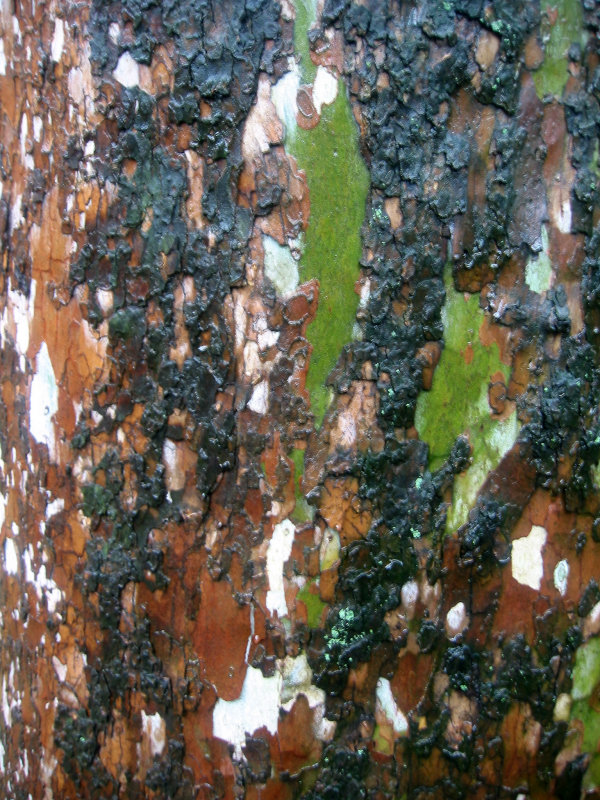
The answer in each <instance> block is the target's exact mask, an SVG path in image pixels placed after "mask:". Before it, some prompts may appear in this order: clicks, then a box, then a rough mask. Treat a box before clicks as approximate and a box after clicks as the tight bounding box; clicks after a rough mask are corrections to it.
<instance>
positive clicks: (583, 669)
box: [571, 638, 600, 788]
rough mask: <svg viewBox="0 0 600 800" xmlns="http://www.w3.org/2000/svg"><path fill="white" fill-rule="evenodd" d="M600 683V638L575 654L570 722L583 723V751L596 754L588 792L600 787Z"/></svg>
mask: <svg viewBox="0 0 600 800" xmlns="http://www.w3.org/2000/svg"><path fill="white" fill-rule="evenodd" d="M599 683H600V638H595V639H590V641H589V642H586V643H585V644H582V645H581V647H579V648H578V650H577V652H576V654H575V666H574V667H573V692H572V694H573V699H574V700H575V702H574V703H573V708H572V710H571V718H572V719H577V720H580V721H581V722H582V723H583V741H582V748H583V751H584V752H587V753H591V754H595V755H594V756H593V757H592V760H591V761H590V764H589V767H588V769H587V771H586V774H585V777H584V786H586V787H587V788H591V787H595V786H600V755H599V754H598V753H596V751H597V749H598V742H600V712H599V711H598V705H597V703H596V702H595V701H594V695H596V692H597V687H598V684H599Z"/></svg>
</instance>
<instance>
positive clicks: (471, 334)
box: [415, 266, 517, 530]
mask: <svg viewBox="0 0 600 800" xmlns="http://www.w3.org/2000/svg"><path fill="white" fill-rule="evenodd" d="M445 285H446V302H445V304H444V309H443V311H442V318H443V321H444V350H443V352H442V357H441V359H440V362H439V364H438V366H437V368H436V370H435V374H434V378H433V385H432V387H431V391H429V392H421V394H420V395H419V399H418V401H417V409H416V414H415V426H416V428H417V431H418V432H419V436H420V437H421V439H423V440H424V441H425V442H427V444H428V445H429V466H430V469H431V470H435V469H438V468H439V467H441V466H442V464H443V463H444V461H445V460H446V458H447V457H448V455H449V454H450V450H451V449H452V445H453V444H454V442H455V441H456V438H457V437H458V436H460V435H461V434H465V433H466V434H467V435H468V436H469V440H470V442H471V446H472V448H473V453H472V458H473V463H472V465H471V467H469V469H468V470H467V471H466V472H465V473H463V474H462V475H459V476H457V478H456V480H455V485H454V495H453V503H452V507H451V508H450V509H449V510H448V530H454V529H456V528H457V527H459V526H460V525H462V524H463V523H464V522H465V521H466V519H467V515H468V511H469V509H470V508H471V507H472V505H473V503H474V501H475V498H476V496H477V492H478V490H479V488H480V487H481V484H482V483H483V481H484V480H485V477H486V475H487V473H488V472H489V471H490V470H491V469H494V468H495V467H496V466H497V465H498V463H499V462H500V459H501V458H502V456H503V455H504V453H505V452H506V451H507V450H508V449H509V448H510V446H511V445H512V443H513V442H514V439H515V438H516V434H517V420H516V416H515V415H514V414H513V415H511V416H510V417H509V418H508V419H507V420H503V421H497V420H495V419H493V417H492V416H491V413H490V407H489V403H488V386H489V382H490V378H491V376H492V375H493V374H494V373H495V372H502V374H503V376H504V379H505V381H506V380H508V375H509V371H510V370H509V368H508V367H507V366H506V365H505V364H503V363H502V361H501V360H500V352H499V350H498V346H497V345H496V344H495V343H494V344H492V345H490V346H489V347H486V346H484V345H483V344H482V342H481V340H480V337H479V330H480V328H481V325H482V323H483V318H484V314H483V311H482V310H481V309H480V307H479V296H478V295H476V294H473V295H468V296H467V297H466V298H465V295H463V293H462V292H457V291H456V290H455V289H454V285H453V281H452V271H451V268H450V266H448V267H447V269H446V275H445ZM467 362H469V363H467Z"/></svg>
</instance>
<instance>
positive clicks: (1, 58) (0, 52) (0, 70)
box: [0, 38, 6, 75]
mask: <svg viewBox="0 0 600 800" xmlns="http://www.w3.org/2000/svg"><path fill="white" fill-rule="evenodd" d="M0 75H6V55H5V52H4V39H2V38H0Z"/></svg>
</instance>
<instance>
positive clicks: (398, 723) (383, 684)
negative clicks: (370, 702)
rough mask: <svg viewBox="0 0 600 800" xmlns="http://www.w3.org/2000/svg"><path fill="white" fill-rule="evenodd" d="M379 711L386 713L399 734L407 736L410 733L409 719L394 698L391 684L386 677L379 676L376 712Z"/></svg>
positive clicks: (376, 691)
mask: <svg viewBox="0 0 600 800" xmlns="http://www.w3.org/2000/svg"><path fill="white" fill-rule="evenodd" d="M377 711H379V712H380V713H382V714H384V715H385V717H386V718H387V720H388V721H389V722H390V723H391V725H392V727H393V729H394V731H395V732H396V733H397V734H398V735H399V736H406V735H407V734H408V720H407V719H406V717H405V716H404V714H403V713H402V711H401V710H400V709H399V708H398V705H397V703H396V701H395V700H394V695H393V694H392V687H391V684H390V682H389V681H388V680H387V679H386V678H379V680H378V681H377V688H376V690H375V713H377Z"/></svg>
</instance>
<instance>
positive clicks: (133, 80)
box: [113, 50, 140, 89]
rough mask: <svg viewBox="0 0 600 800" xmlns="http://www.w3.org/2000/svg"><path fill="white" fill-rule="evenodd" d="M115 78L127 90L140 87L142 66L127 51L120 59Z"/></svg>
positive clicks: (114, 74) (115, 70)
mask: <svg viewBox="0 0 600 800" xmlns="http://www.w3.org/2000/svg"><path fill="white" fill-rule="evenodd" d="M113 77H114V78H115V80H117V81H118V82H119V83H120V84H121V86H125V88H127V89H131V88H133V87H134V86H139V84H140V66H139V64H138V63H137V61H136V60H135V59H134V58H133V57H132V55H131V53H129V52H128V51H127V50H126V51H125V52H124V53H123V54H122V55H121V57H120V58H119V60H118V62H117V66H116V67H115V69H114V71H113Z"/></svg>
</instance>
